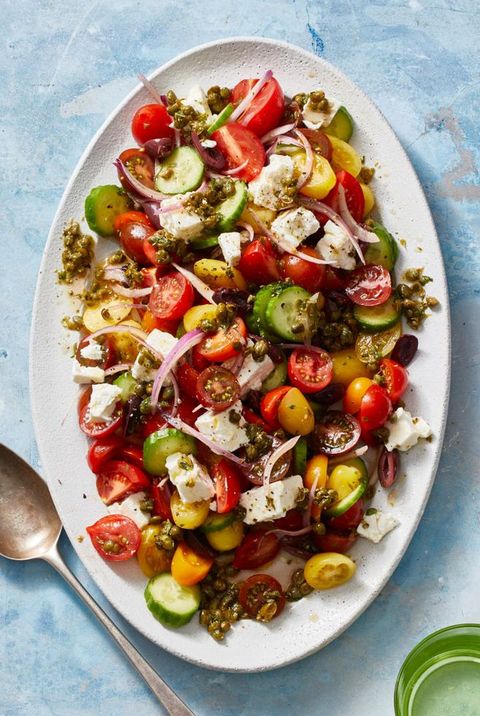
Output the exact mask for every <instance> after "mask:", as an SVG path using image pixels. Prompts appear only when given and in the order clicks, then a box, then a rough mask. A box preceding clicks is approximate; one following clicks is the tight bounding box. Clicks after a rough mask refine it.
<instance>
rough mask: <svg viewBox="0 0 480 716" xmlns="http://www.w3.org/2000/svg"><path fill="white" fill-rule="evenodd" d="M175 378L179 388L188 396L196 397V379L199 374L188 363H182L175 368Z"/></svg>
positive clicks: (194, 398)
mask: <svg viewBox="0 0 480 716" xmlns="http://www.w3.org/2000/svg"><path fill="white" fill-rule="evenodd" d="M176 375H177V380H178V385H179V387H180V390H181V391H182V392H183V393H186V394H187V395H188V396H189V397H190V398H192V399H193V400H196V398H197V380H198V377H199V375H200V373H199V372H198V370H195V368H194V367H193V366H191V365H190V363H182V364H181V365H179V366H178V368H177V372H176Z"/></svg>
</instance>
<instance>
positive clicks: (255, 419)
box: [242, 408, 274, 433]
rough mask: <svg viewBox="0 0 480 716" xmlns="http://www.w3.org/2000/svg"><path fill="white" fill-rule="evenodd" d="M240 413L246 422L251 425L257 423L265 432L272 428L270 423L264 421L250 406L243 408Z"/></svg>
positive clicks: (269, 431)
mask: <svg viewBox="0 0 480 716" xmlns="http://www.w3.org/2000/svg"><path fill="white" fill-rule="evenodd" d="M242 415H243V417H244V418H245V420H246V421H247V423H251V424H252V425H259V426H260V427H261V428H262V430H265V432H266V433H271V432H272V431H273V430H274V428H273V426H272V425H269V424H268V423H266V422H265V420H262V418H261V417H260V416H259V415H257V414H256V413H255V412H254V411H253V410H250V408H243V410H242Z"/></svg>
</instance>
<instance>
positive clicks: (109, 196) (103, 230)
mask: <svg viewBox="0 0 480 716" xmlns="http://www.w3.org/2000/svg"><path fill="white" fill-rule="evenodd" d="M131 206H132V204H131V201H130V199H129V198H128V196H127V195H126V194H125V192H124V191H123V189H121V188H120V187H119V186H115V184H106V185H105V186H96V187H95V188H94V189H92V191H91V192H90V194H89V195H88V196H87V198H86V199H85V219H86V220H87V224H88V226H89V227H90V229H91V230H92V231H95V233H97V234H100V236H113V234H114V233H115V230H114V228H113V222H114V219H115V217H116V216H118V215H119V214H123V213H124V212H125V211H129V209H131Z"/></svg>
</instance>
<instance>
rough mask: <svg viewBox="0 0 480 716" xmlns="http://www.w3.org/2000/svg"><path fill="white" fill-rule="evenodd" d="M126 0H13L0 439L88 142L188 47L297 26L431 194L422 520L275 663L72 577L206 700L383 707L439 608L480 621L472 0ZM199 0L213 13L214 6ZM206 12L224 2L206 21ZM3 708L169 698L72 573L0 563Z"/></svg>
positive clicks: (479, 202)
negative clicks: (448, 366)
mask: <svg viewBox="0 0 480 716" xmlns="http://www.w3.org/2000/svg"><path fill="white" fill-rule="evenodd" d="M259 7H260V5H259V4H258V3H255V2H254V0H246V2H244V3H242V4H239V3H238V2H234V1H232V0H222V1H221V2H220V1H219V0H204V2H202V3H197V2H196V1H195V0H184V1H183V2H182V3H180V2H176V1H175V0H170V2H168V1H167V0H143V2H141V3H140V2H133V1H132V0H116V2H115V3H105V2H104V3H99V2H96V1H95V2H86V3H65V2H60V0H50V1H47V0H38V1H36V2H34V1H33V0H15V1H13V0H6V1H4V2H3V3H2V20H1V27H2V30H1V34H2V37H3V53H2V57H1V59H0V68H1V73H0V74H1V76H2V90H3V91H2V93H1V97H0V126H1V130H2V131H1V142H2V154H3V158H2V172H1V174H0V182H1V186H0V226H1V228H2V240H3V245H4V247H8V249H5V248H4V250H3V252H2V261H1V263H0V282H1V288H2V290H1V291H0V315H1V316H2V330H1V331H0V439H1V440H2V442H5V443H7V444H9V445H10V446H11V447H12V448H13V449H15V450H17V451H18V452H19V453H20V454H21V455H23V456H24V457H25V458H26V459H27V460H29V461H31V462H32V464H33V465H34V466H36V467H38V457H37V452H36V447H35V443H34V439H33V433H32V425H31V419H30V411H29V402H28V383H27V345H28V332H29V321H30V314H31V305H32V299H33V291H34V286H35V280H36V273H37V270H38V265H39V262H40V258H41V254H42V250H43V246H44V243H45V239H46V236H47V232H48V228H49V225H50V222H51V220H52V218H53V214H54V211H55V208H56V205H57V203H58V200H59V199H60V196H61V193H62V191H63V188H64V186H65V184H66V182H67V180H68V178H69V175H70V173H71V171H72V169H73V167H74V166H75V164H76V162H77V160H78V158H79V156H80V154H81V152H82V151H83V148H84V146H85V145H86V143H87V142H88V140H89V139H90V137H91V136H92V134H93V133H94V131H95V130H96V129H97V128H98V126H99V125H100V124H101V122H102V121H103V119H104V118H105V116H106V115H107V114H108V113H109V111H110V110H111V109H112V108H113V107H114V106H115V105H116V104H117V103H118V101H119V100H120V99H121V98H122V97H123V95H124V94H125V93H126V92H127V91H128V90H129V89H130V88H132V87H133V86H134V84H135V83H136V80H135V75H136V74H137V73H138V72H145V73H148V72H150V71H151V70H153V69H154V68H156V67H158V66H159V65H160V64H162V63H163V62H164V61H166V60H167V59H169V58H171V57H173V56H174V55H176V54H177V53H178V52H180V51H182V50H185V49H187V48H189V47H192V46H194V45H196V44H200V43H201V42H205V41H207V40H213V39H215V38H220V37H222V36H229V35H240V34H243V35H248V34H254V35H258V36H267V37H274V38H280V39H286V40H289V41H290V42H293V43H296V44H298V45H300V46H302V47H305V48H308V49H312V50H314V51H315V52H317V53H318V54H321V55H322V56H323V57H325V58H326V59H328V60H329V61H330V62H332V63H334V64H335V65H337V66H338V67H339V68H341V69H342V70H343V71H345V72H346V73H347V74H348V75H350V77H351V78H352V79H353V80H354V81H356V82H357V83H358V84H359V85H360V87H362V88H363V89H364V90H365V91H366V92H367V93H368V94H369V95H370V96H371V97H372V98H373V99H374V101H375V102H376V103H377V104H378V105H379V107H380V108H381V109H382V111H383V112H384V114H385V115H386V117H387V118H388V120H389V121H390V123H391V124H392V125H393V127H394V129H395V130H396V132H397V134H398V136H399V137H400V139H401V141H402V143H403V145H404V146H405V147H406V149H407V152H408V153H409V155H410V157H411V159H412V161H413V163H414V165H415V167H416V170H417V172H418V174H419V176H420V179H421V181H422V183H423V185H424V187H425V190H426V192H427V196H428V200H429V203H430V206H431V208H432V210H433V214H434V218H435V222H436V225H437V229H438V232H439V235H440V238H441V241H442V247H443V251H444V255H445V259H446V266H447V273H448V279H449V288H450V296H451V301H452V314H453V315H452V317H453V384H452V400H451V409H450V415H449V421H448V429H447V434H446V439H445V446H444V452H443V457H442V461H441V466H440V470H439V473H438V476H437V480H436V483H435V486H434V489H433V493H432V497H431V499H430V502H429V505H428V507H427V510H426V513H425V516H424V519H423V520H422V523H421V525H420V527H419V529H418V532H417V534H416V536H415V538H414V539H413V541H412V543H411V545H410V548H409V549H408V551H407V554H406V556H405V557H404V559H403V560H402V563H401V565H400V567H399V568H398V569H397V571H396V572H395V574H394V576H393V577H392V579H391V580H390V582H389V584H388V585H387V587H386V588H385V589H384V591H383V593H382V594H381V596H380V597H379V598H378V599H377V600H376V602H375V603H374V604H373V605H372V606H371V607H370V608H369V609H368V611H367V612H366V613H365V614H364V615H363V616H362V617H361V618H360V619H359V620H358V621H357V622H356V623H355V625H354V626H352V627H351V628H350V629H349V630H348V631H347V632H346V633H345V634H344V635H343V636H342V637H341V638H339V639H338V640H337V641H336V642H335V643H333V644H331V645H330V646H329V647H327V648H326V649H324V650H323V651H322V652H320V653H318V654H317V655H315V656H312V657H310V658H309V659H307V660H305V661H303V662H300V663H298V664H295V665H293V666H290V667H287V668H284V669H282V670H280V671H276V672H271V673H267V674H257V675H245V676H242V675H239V676H235V675H227V674H220V673H213V672H207V671H204V670H201V669H199V668H197V667H194V666H191V665H189V664H185V663H183V662H181V661H179V660H178V659H176V658H174V657H172V656H170V655H169V654H167V653H164V652H162V651H160V650H159V649H158V648H156V647H153V646H152V645H151V644H150V643H148V642H147V641H146V640H145V639H143V638H142V637H140V636H139V635H138V634H136V633H134V632H133V630H132V629H131V628H130V627H129V626H128V625H127V624H125V623H124V622H123V621H122V619H121V618H120V617H119V616H118V615H117V614H113V613H112V609H111V608H110V607H109V605H108V604H106V602H105V600H104V599H103V597H102V595H100V594H99V593H98V590H96V588H95V587H94V585H93V584H92V582H91V580H90V579H89V577H88V575H87V574H86V573H85V571H84V570H83V568H82V566H81V565H80V564H79V562H78V560H77V558H76V556H75V555H74V553H73V550H72V549H71V547H70V546H69V545H68V544H67V543H66V541H63V543H62V545H61V546H62V551H63V553H64V554H65V556H66V558H67V561H68V562H69V564H70V565H71V567H72V568H73V569H74V571H75V573H76V574H77V575H78V576H79V578H80V579H81V580H82V581H83V582H84V584H86V585H87V587H88V588H89V589H90V590H91V592H92V594H93V595H94V596H95V597H96V598H98V600H99V602H100V603H101V604H102V605H103V606H104V607H105V608H106V610H107V611H108V612H109V613H110V614H112V616H113V617H114V618H115V620H116V621H117V622H118V623H119V624H120V625H121V627H123V628H124V629H125V632H126V633H127V634H128V635H129V636H130V638H131V639H132V640H133V641H134V643H135V644H136V645H137V646H138V647H139V649H140V650H141V651H142V652H143V653H144V654H145V656H146V657H147V658H148V659H149V660H150V661H151V662H152V664H154V666H155V667H156V668H157V669H158V670H159V671H160V672H161V673H162V674H163V675H164V676H165V677H166V678H167V679H168V680H169V682H170V683H171V684H172V685H173V686H174V687H175V688H176V689H177V690H178V692H179V693H180V694H181V696H182V697H183V698H184V699H185V700H186V701H187V702H188V703H189V704H190V705H191V707H192V708H193V709H194V710H195V712H196V713H198V714H199V715H200V716H207V714H208V715H210V714H222V715H223V714H224V715H225V716H229V715H230V714H231V715H232V716H233V715H235V716H241V715H245V716H246V715H247V714H248V715H249V714H259V715H264V716H273V715H274V714H275V715H279V714H281V715H283V714H285V715H286V714H288V716H295V715H297V714H298V716H300V715H302V716H305V715H310V714H312V715H313V714H322V715H323V714H328V715H329V716H345V714H347V713H354V714H357V715H358V716H364V715H365V716H366V715H367V714H368V715H369V716H387V715H388V714H390V713H392V705H391V704H392V693H393V686H394V681H395V676H396V674H397V671H398V669H399V667H400V665H401V663H402V660H403V658H404V656H405V654H406V653H407V651H408V650H409V649H410V648H411V647H412V646H413V645H414V644H415V643H416V642H417V641H418V640H419V639H420V638H421V637H423V636H424V635H426V634H427V633H429V632H431V631H433V630H434V629H436V628H438V627H441V626H443V625H446V624H452V623H457V622H463V621H476V622H480V606H479V601H478V574H479V568H480V557H479V555H480V536H479V535H480V532H479V522H480V489H479V484H480V483H479V478H478V476H479V474H480V451H479V447H478V445H479V440H478V425H479V417H480V415H479V410H478V404H479V397H480V396H479V370H478V366H479V365H480V335H479V331H478V315H479V311H480V299H479V293H480V254H479V251H478V233H479V229H480V209H479V206H480V181H479V158H480V157H479V155H480V139H479V137H480V135H479V133H478V118H479V114H480V112H479V110H480V95H479V86H480V72H479V65H478V59H477V58H478V28H479V25H480V17H479V15H478V10H479V8H478V3H477V2H476V1H475V0H456V1H455V2H448V1H447V0H435V1H433V0H428V1H427V0H407V1H405V2H402V1H397V2H395V0H388V1H385V0H383V1H380V0H378V2H368V1H367V2H364V0H361V1H360V0H359V1H356V0H351V1H349V2H345V1H344V0H325V1H324V2H321V3H320V2H315V0H311V1H306V0H291V1H290V2H284V1H283V2H282V1H280V0H277V1H276V2H265V3H262V4H261V8H262V12H259ZM206 9H207V10H208V12H206ZM205 18H211V20H210V19H209V20H208V21H207V22H205ZM0 596H1V609H2V611H1V615H0V714H1V715H2V716H29V715H30V714H35V715H36V716H50V715H51V714H55V715H59V716H64V715H67V714H68V715H69V716H76V715H77V714H82V715H83V714H87V715H88V714H92V715H94V714H95V716H102V715H103V714H112V713H113V714H118V715H120V716H127V715H129V714H133V713H141V714H142V716H150V715H153V714H157V713H160V712H161V709H160V708H159V707H158V705H157V704H156V702H155V701H154V699H153V698H152V697H151V695H150V693H149V691H148V689H147V688H146V687H144V686H143V683H141V681H140V679H139V678H138V677H137V675H136V674H135V673H134V672H133V671H132V670H131V669H130V667H129V666H128V665H127V664H126V663H125V660H124V659H123V657H122V656H120V655H119V654H118V653H117V651H116V648H115V647H114V645H113V644H112V643H111V642H110V640H109V639H108V637H107V636H106V635H104V634H103V633H102V630H101V628H100V627H98V626H97V625H96V624H95V623H94V621H93V619H92V618H91V617H90V615H89V614H88V613H87V612H86V611H85V609H84V608H83V607H82V606H81V604H80V603H79V602H78V600H77V599H76V597H74V596H73V595H72V594H71V592H70V591H69V589H68V588H67V587H66V586H64V585H63V584H62V582H61V579H60V577H58V576H57V575H56V574H54V573H53V572H52V570H51V569H50V568H49V567H47V566H46V565H43V564H41V563H38V564H13V563H8V564H7V563H5V562H2V563H1V573H0Z"/></svg>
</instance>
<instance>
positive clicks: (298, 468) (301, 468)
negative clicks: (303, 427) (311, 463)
mask: <svg viewBox="0 0 480 716" xmlns="http://www.w3.org/2000/svg"><path fill="white" fill-rule="evenodd" d="M293 464H294V466H295V472H296V473H297V474H298V475H302V476H303V475H305V470H306V468H307V438H305V437H301V438H300V439H299V440H298V442H297V443H296V445H295V447H294V448H293Z"/></svg>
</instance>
